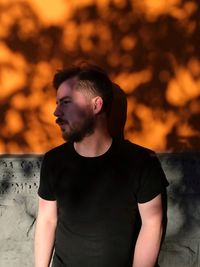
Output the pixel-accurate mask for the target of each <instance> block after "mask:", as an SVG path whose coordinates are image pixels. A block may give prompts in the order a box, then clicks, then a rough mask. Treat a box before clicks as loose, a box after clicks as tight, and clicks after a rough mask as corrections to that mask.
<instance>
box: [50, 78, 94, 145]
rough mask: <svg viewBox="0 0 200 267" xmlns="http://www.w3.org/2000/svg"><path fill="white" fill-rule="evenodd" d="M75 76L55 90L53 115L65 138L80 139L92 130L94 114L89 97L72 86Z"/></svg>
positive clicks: (75, 140)
mask: <svg viewBox="0 0 200 267" xmlns="http://www.w3.org/2000/svg"><path fill="white" fill-rule="evenodd" d="M76 82H77V81H76V78H71V79H68V80H66V81H64V82H63V83H62V84H61V85H60V86H59V87H58V90H57V101H56V104H57V106H56V109H55V112H54V115H55V116H56V117H57V119H56V123H58V125H59V126H60V128H61V130H62V135H63V138H64V139H65V140H71V141H73V142H78V141H81V140H82V139H83V138H84V137H85V136H87V135H90V134H91V133H93V131H94V125H95V115H94V114H93V111H92V102H91V99H90V98H89V97H86V95H85V94H84V93H83V92H82V91H79V90H77V89H75V88H74V87H75V86H76Z"/></svg>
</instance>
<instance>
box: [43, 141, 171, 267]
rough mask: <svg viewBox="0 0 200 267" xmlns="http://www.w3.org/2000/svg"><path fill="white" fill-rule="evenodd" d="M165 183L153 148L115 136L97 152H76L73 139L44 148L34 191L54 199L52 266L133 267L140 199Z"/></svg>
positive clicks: (155, 192)
mask: <svg viewBox="0 0 200 267" xmlns="http://www.w3.org/2000/svg"><path fill="white" fill-rule="evenodd" d="M167 185H168V183H167V180H166V178H165V175H164V172H163V170H162V168H161V165H160V163H159V161H158V159H157V157H156V156H155V153H154V152H153V151H151V150H148V149H146V148H143V147H140V146H138V145H135V144H132V143H131V142H129V141H127V140H119V139H114V140H113V142H112V145H111V147H110V148H109V150H108V151H107V152H106V153H105V154H103V155H101V156H98V157H83V156H81V155H79V154H78V153H77V152H76V151H75V149H74V146H73V144H72V143H71V142H68V143H65V144H63V145H61V146H59V147H56V148H54V149H52V150H51V151H49V152H47V153H46V154H45V156H44V159H43V164H42V168H41V178H40V187H39V190H38V194H39V196H40V197H41V198H43V199H46V200H57V204H58V225H57V229H56V239H55V254H54V266H56V267H57V266H58V267H59V266H63V267H64V266H66V267H80V266H81V267H131V266H132V260H133V253H134V247H135V242H136V239H137V235H138V231H139V227H140V217H139V212H138V205H137V204H138V203H144V202H147V201H150V200H151V199H153V198H154V197H156V196H157V195H158V194H160V193H161V192H162V191H163V190H164V189H165V187H166V186H167Z"/></svg>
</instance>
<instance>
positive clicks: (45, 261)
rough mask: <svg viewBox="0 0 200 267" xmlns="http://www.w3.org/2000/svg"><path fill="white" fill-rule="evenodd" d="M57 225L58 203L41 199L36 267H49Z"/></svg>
mask: <svg viewBox="0 0 200 267" xmlns="http://www.w3.org/2000/svg"><path fill="white" fill-rule="evenodd" d="M56 225H57V202H56V201H49V200H45V199H42V198H40V197H39V205H38V215H37V220H36V229H35V267H48V266H49V264H50V261H51V256H52V252H53V246H54V240H55V228H56Z"/></svg>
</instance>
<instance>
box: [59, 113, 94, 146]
mask: <svg viewBox="0 0 200 267" xmlns="http://www.w3.org/2000/svg"><path fill="white" fill-rule="evenodd" d="M68 128H69V130H65V129H64V130H63V132H62V136H63V139H64V140H65V141H70V142H80V141H82V140H83V138H84V137H86V136H88V135H91V134H92V133H93V132H94V128H95V117H94V116H92V115H90V116H88V117H86V118H84V120H83V121H82V123H81V124H80V123H79V124H78V125H74V126H73V125H70V124H68Z"/></svg>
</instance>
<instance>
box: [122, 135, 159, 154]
mask: <svg viewBox="0 0 200 267" xmlns="http://www.w3.org/2000/svg"><path fill="white" fill-rule="evenodd" d="M121 149H122V151H123V152H124V153H126V154H129V155H135V156H141V157H151V156H155V152H154V151H153V150H151V149H149V148H147V147H143V146H141V145H138V144H135V143H133V142H131V141H129V140H126V139H124V140H121V142H120V150H121Z"/></svg>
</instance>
